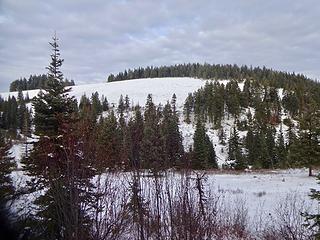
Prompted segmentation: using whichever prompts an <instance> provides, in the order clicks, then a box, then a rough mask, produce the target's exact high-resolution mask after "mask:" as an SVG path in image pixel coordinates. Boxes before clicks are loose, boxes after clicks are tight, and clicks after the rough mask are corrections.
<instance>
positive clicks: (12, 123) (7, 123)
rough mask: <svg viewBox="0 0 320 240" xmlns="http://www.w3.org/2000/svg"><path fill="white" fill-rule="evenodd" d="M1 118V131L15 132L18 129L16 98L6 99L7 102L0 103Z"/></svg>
mask: <svg viewBox="0 0 320 240" xmlns="http://www.w3.org/2000/svg"><path fill="white" fill-rule="evenodd" d="M1 111H2V114H1V117H0V120H1V121H0V126H1V128H3V129H6V130H11V131H14V132H15V131H16V129H17V127H18V125H19V124H18V120H19V119H18V117H17V116H18V102H17V100H16V98H15V97H14V96H13V97H10V96H9V97H8V99H7V100H4V101H2V103H1Z"/></svg>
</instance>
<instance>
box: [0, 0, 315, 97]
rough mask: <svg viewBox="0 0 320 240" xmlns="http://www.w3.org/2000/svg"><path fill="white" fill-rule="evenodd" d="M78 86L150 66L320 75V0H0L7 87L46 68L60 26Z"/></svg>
mask: <svg viewBox="0 0 320 240" xmlns="http://www.w3.org/2000/svg"><path fill="white" fill-rule="evenodd" d="M55 30H56V31H57V35H58V37H59V38H60V47H61V48H60V49H61V55H62V58H64V59H65V62H64V65H63V68H62V71H63V73H64V75H65V76H66V77H67V78H72V79H74V80H75V81H76V83H77V84H83V83H92V82H103V81H106V78H107V76H108V75H109V74H110V73H117V72H118V71H122V70H124V69H127V68H134V67H139V66H148V65H154V66H155V65H156V66H159V65H171V64H175V63H187V62H202V63H203V62H208V63H230V64H233V63H236V64H239V65H242V64H247V65H252V66H263V65H265V66H267V67H270V68H274V69H277V70H285V71H294V72H301V73H304V74H306V75H307V76H309V77H311V78H317V79H320V58H319V53H320V1H319V0H304V1H302V0H281V1H280V0H221V1H214V0H206V1H201V0H197V1H191V0H189V1H186V0H185V1H183V0H165V1H159V0H156V1H151V0H150V1H147V0H145V1H144V0H133V1H130V0H128V1H125V0H123V1H121V0H114V1H112V0H90V1H89V0H87V1H85V0H57V1H54V0H50V1H44V0H0V91H6V90H7V89H8V87H9V83H10V82H11V81H13V80H15V79H17V78H19V77H24V76H26V77H28V76H29V75H30V74H40V73H46V69H45V67H46V66H47V65H48V63H49V54H50V48H49V45H48V42H49V41H50V40H51V37H52V35H53V33H54V31H55Z"/></svg>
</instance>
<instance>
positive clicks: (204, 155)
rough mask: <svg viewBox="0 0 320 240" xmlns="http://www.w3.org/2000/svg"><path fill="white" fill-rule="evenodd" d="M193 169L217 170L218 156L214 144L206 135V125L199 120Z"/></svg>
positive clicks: (195, 135) (194, 137) (192, 163)
mask: <svg viewBox="0 0 320 240" xmlns="http://www.w3.org/2000/svg"><path fill="white" fill-rule="evenodd" d="M192 157H193V158H192V161H191V167H192V168H195V169H206V168H210V167H211V168H217V167H218V164H217V161H216V155H215V151H214V147H213V144H212V142H211V141H210V139H209V136H208V135H207V134H206V130H205V127H204V124H203V123H202V121H201V120H200V119H198V121H197V124H196V130H195V133H194V136H193V152H192Z"/></svg>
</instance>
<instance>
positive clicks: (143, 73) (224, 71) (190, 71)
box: [108, 63, 320, 102]
mask: <svg viewBox="0 0 320 240" xmlns="http://www.w3.org/2000/svg"><path fill="white" fill-rule="evenodd" d="M158 77H159V78H161V77H195V78H201V79H211V80H221V79H229V80H237V81H241V80H243V79H247V80H251V79H252V80H255V81H258V82H259V83H260V84H262V85H267V86H270V87H274V88H285V89H287V90H292V91H296V92H300V93H310V94H311V95H313V97H314V99H316V101H317V102H319V101H320V84H319V83H318V82H317V81H315V80H312V79H310V78H308V77H306V76H304V75H302V74H296V73H289V72H283V71H277V70H273V69H268V68H266V67H262V68H261V67H252V66H250V67H249V66H246V65H243V66H238V65H236V64H234V65H231V64H224V65H223V64H208V63H205V64H200V63H188V64H176V65H172V66H161V67H152V66H151V67H145V68H143V67H140V68H136V69H128V70H125V71H123V72H119V73H118V74H116V75H114V74H111V75H109V76H108V82H113V81H122V80H129V79H137V78H158Z"/></svg>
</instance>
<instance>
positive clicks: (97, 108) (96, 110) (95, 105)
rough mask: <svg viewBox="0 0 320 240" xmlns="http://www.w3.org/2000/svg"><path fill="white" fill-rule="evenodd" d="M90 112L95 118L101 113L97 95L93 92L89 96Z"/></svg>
mask: <svg viewBox="0 0 320 240" xmlns="http://www.w3.org/2000/svg"><path fill="white" fill-rule="evenodd" d="M91 104H92V112H93V116H95V118H97V117H98V115H100V114H101V113H102V104H101V102H100V98H99V93H98V92H95V93H93V94H92V96H91Z"/></svg>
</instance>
